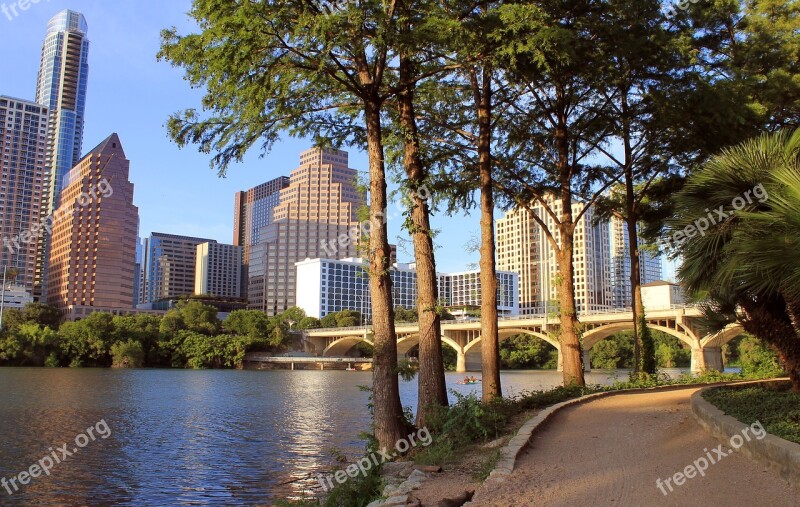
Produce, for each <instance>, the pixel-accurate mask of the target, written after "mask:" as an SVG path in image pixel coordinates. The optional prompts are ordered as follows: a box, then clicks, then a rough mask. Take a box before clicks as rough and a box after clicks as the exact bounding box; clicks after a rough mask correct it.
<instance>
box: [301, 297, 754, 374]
mask: <svg viewBox="0 0 800 507" xmlns="http://www.w3.org/2000/svg"><path fill="white" fill-rule="evenodd" d="M701 317H702V312H701V311H700V310H699V309H698V308H696V307H694V306H674V307H672V308H670V309H664V310H650V311H648V312H647V326H648V327H649V328H650V329H655V330H658V331H663V332H664V333H667V334H669V335H671V336H674V337H675V338H677V339H679V340H680V341H681V342H683V343H685V344H686V345H687V346H688V347H689V348H690V349H691V351H692V365H691V368H692V371H693V372H700V371H703V370H722V368H723V364H722V346H723V345H724V344H726V343H727V342H729V341H731V340H732V339H734V338H736V337H737V336H739V335H740V334H742V332H743V329H742V327H741V326H740V325H738V324H732V325H730V326H728V327H727V328H725V329H724V330H722V331H721V332H718V333H712V334H704V333H703V332H702V330H701V325H700V319H701ZM580 323H581V328H582V332H583V335H582V336H583V354H584V356H583V358H584V364H585V365H586V367H587V368H589V367H590V361H589V351H591V349H592V347H594V346H595V345H596V344H598V343H600V342H601V341H602V340H605V339H606V338H608V337H610V336H612V335H614V334H616V333H618V332H620V331H625V330H630V329H633V315H632V313H631V312H630V310H623V311H618V312H611V313H590V314H583V315H581V316H580ZM498 324H499V330H500V340H501V341H502V340H505V339H507V338H509V337H511V336H514V335H518V334H527V335H530V336H535V337H537V338H541V339H542V340H544V341H546V342H547V343H549V344H550V345H552V346H553V347H554V348H555V349H556V350H557V351H558V359H559V361H558V363H559V369H561V364H562V356H561V344H560V343H559V342H558V332H559V324H558V319H557V318H555V317H552V316H551V317H549V318H548V317H545V316H524V317H503V318H501V319H500V320H499V322H498ZM396 329H397V353H398V356H399V357H405V355H406V354H407V353H408V352H409V351H410V350H411V349H412V348H413V347H415V346H416V345H417V344H419V326H418V325H417V324H416V323H413V324H412V323H407V324H406V323H398V324H397V325H396ZM304 335H305V340H306V346H307V347H308V351H309V352H312V353H315V354H317V355H319V356H322V357H330V356H343V355H345V354H346V353H347V352H348V351H349V350H350V349H352V348H353V346H355V345H356V344H357V343H359V342H361V341H364V342H367V343H370V344H371V343H372V342H373V333H372V329H371V327H370V326H358V327H349V328H331V329H309V330H306V331H305V332H304ZM441 339H442V342H443V343H444V344H446V345H448V346H450V347H451V348H452V349H453V350H455V351H456V354H457V356H458V362H457V366H456V371H458V372H465V371H479V370H480V369H481V356H480V354H481V346H480V343H481V323H480V321H479V320H478V319H475V320H472V321H443V322H442V337H441Z"/></svg>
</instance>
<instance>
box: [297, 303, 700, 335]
mask: <svg viewBox="0 0 800 507" xmlns="http://www.w3.org/2000/svg"><path fill="white" fill-rule="evenodd" d="M698 306H699V304H697V303H684V304H679V305H670V307H669V308H657V309H653V310H651V311H663V310H685V309H687V308H696V307H698ZM632 312H633V310H631V308H630V307H626V308H611V309H608V310H591V311H588V312H578V318H580V317H583V316H588V315H612V314H620V313H632ZM545 318H548V319H550V320H551V321H553V323H555V322H556V321H557V320H558V316H557V315H552V314H546V313H535V314H529V315H502V316H500V317H498V319H497V320H498V321H500V322H507V321H515V320H531V319H545ZM480 320H481V319H480V317H467V318H461V319H455V320H445V321H442V324H443V325H446V324H469V323H471V322H480ZM417 324H419V323H418V322H395V327H403V326H416V325H417ZM305 331H308V332H313V333H340V332H342V331H364V332H371V331H372V325H371V324H367V325H362V326H352V327H327V328H320V329H306V330H305Z"/></svg>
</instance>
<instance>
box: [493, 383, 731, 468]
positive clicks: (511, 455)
mask: <svg viewBox="0 0 800 507" xmlns="http://www.w3.org/2000/svg"><path fill="white" fill-rule="evenodd" d="M745 382H746V381H745ZM739 383H742V382H738V381H734V382H715V383H711V384H677V385H666V386H657V387H640V388H635V389H622V390H619V391H603V392H601V393H594V394H587V395H586V396H581V397H580V398H574V399H571V400H567V401H562V402H561V403H557V404H555V405H550V406H549V407H547V408H545V409H543V410H542V411H541V412H539V413H537V414H536V415H535V416H534V417H533V418H531V419H529V420H528V421H527V422H526V423H525V424H523V425H522V427H521V428H520V429H519V430H518V431H517V434H516V435H514V437H512V438H511V440H510V441H509V442H508V443H507V444H506V445H505V446H504V447H503V448H501V449H500V459H499V460H498V461H497V464H496V465H495V468H494V470H492V472H491V473H490V474H489V477H488V478H487V479H486V482H490V481H496V482H504V481H505V480H506V479H507V478H508V476H510V475H511V473H512V472H513V471H514V468H515V467H516V463H517V458H518V457H519V455H520V453H521V452H522V451H523V450H524V449H525V448H526V447H527V446H528V444H529V443H530V439H531V437H533V434H534V433H535V432H536V431H538V430H539V429H541V428H542V427H543V426H544V424H545V423H547V421H549V420H550V419H551V418H552V417H553V416H554V415H555V414H556V413H558V412H559V411H560V410H562V409H565V408H568V407H571V406H574V405H581V404H583V403H588V402H590V401H594V400H597V399H599V398H605V397H606V396H614V395H618V394H640V393H647V392H652V391H670V390H678V389H697V388H698V387H718V386H723V385H731V384H739Z"/></svg>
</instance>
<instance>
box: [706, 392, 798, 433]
mask: <svg viewBox="0 0 800 507" xmlns="http://www.w3.org/2000/svg"><path fill="white" fill-rule="evenodd" d="M703 397H704V398H705V399H706V400H707V401H708V402H709V403H711V404H713V405H714V406H715V407H717V408H719V409H720V410H722V411H723V412H725V413H726V414H728V415H730V416H733V417H735V418H736V419H738V420H740V421H741V422H743V423H745V424H753V423H755V422H760V423H761V424H762V425H763V426H764V429H766V430H767V431H768V432H769V433H771V434H773V435H775V436H778V437H780V438H783V439H785V440H789V441H791V442H795V443H798V444H800V394H798V393H793V392H792V391H791V385H789V384H788V383H787V384H785V385H783V384H781V385H780V386H752V387H744V388H739V389H736V388H726V387H720V388H716V389H711V390H709V391H707V392H706V393H704V394H703Z"/></svg>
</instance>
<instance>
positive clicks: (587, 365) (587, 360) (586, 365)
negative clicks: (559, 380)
mask: <svg viewBox="0 0 800 507" xmlns="http://www.w3.org/2000/svg"><path fill="white" fill-rule="evenodd" d="M583 371H592V358H591V354H590V352H589V351H588V350H584V351H583Z"/></svg>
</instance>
